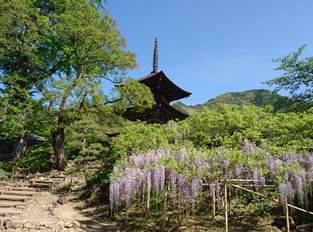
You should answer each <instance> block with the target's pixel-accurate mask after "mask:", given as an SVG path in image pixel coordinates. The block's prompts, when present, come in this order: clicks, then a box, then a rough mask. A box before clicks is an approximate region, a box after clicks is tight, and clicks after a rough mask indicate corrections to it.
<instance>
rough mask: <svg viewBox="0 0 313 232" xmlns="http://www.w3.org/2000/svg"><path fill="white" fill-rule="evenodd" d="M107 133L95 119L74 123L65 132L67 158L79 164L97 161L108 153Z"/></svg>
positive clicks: (90, 118) (85, 119)
mask: <svg viewBox="0 0 313 232" xmlns="http://www.w3.org/2000/svg"><path fill="white" fill-rule="evenodd" d="M107 131H108V128H107V127H105V126H103V125H101V124H100V123H99V121H98V120H97V118H96V117H86V118H84V119H83V120H80V121H76V122H74V123H73V124H72V125H71V126H70V127H69V128H68V130H67V138H66V148H67V157H68V158H70V159H74V161H75V162H77V163H80V164H83V163H85V162H86V161H93V160H98V159H99V158H100V157H102V156H104V155H102V154H104V153H107V152H108V151H109V147H108V146H109V140H108V137H107V135H106V134H105V133H106V132H107Z"/></svg>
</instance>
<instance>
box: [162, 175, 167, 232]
mask: <svg viewBox="0 0 313 232" xmlns="http://www.w3.org/2000/svg"><path fill="white" fill-rule="evenodd" d="M166 199H167V181H166V179H165V186H164V203H163V220H162V232H165V224H166Z"/></svg>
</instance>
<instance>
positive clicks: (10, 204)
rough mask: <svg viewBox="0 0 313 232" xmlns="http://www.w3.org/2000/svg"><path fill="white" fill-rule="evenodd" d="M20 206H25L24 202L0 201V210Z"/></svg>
mask: <svg viewBox="0 0 313 232" xmlns="http://www.w3.org/2000/svg"><path fill="white" fill-rule="evenodd" d="M21 206H26V203H24V202H12V201H3V202H1V201H0V208H19V207H21Z"/></svg>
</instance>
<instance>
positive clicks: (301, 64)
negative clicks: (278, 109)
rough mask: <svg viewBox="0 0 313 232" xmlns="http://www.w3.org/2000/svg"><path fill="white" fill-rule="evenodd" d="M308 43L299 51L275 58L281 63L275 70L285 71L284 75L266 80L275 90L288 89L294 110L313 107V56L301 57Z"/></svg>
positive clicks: (275, 60)
mask: <svg viewBox="0 0 313 232" xmlns="http://www.w3.org/2000/svg"><path fill="white" fill-rule="evenodd" d="M305 47H306V45H303V46H301V47H300V48H299V49H298V51H296V52H292V53H290V54H288V55H287V56H284V57H282V58H277V59H273V62H278V63H280V65H279V67H277V68H276V69H275V70H278V71H283V73H282V75H281V76H279V77H276V78H274V79H272V80H269V81H266V82H264V83H265V84H267V85H269V86H272V85H275V86H276V89H275V91H279V90H282V89H283V90H287V91H289V93H290V96H291V98H292V100H293V101H292V102H289V103H291V105H292V108H293V110H298V111H299V110H300V111H303V110H306V109H309V108H311V107H312V93H313V90H312V86H313V75H312V69H313V58H312V57H308V58H304V59H300V56H301V54H302V52H303V50H304V49H305Z"/></svg>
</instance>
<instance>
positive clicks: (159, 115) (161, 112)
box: [123, 97, 189, 123]
mask: <svg viewBox="0 0 313 232" xmlns="http://www.w3.org/2000/svg"><path fill="white" fill-rule="evenodd" d="M123 116H124V117H125V118H127V119H129V120H131V121H136V120H137V119H139V120H140V121H148V122H158V123H167V122H168V121H170V120H176V119H179V120H184V119H185V118H187V117H188V116H189V115H188V114H185V113H183V112H181V111H179V110H177V109H176V108H174V107H173V106H171V105H170V104H169V103H168V102H167V101H166V100H165V98H164V97H162V98H161V99H160V101H159V102H158V104H156V105H154V106H153V107H152V108H151V109H148V110H146V111H145V112H143V113H139V112H133V111H132V108H128V109H127V111H126V113H124V115H123Z"/></svg>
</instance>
